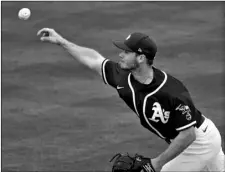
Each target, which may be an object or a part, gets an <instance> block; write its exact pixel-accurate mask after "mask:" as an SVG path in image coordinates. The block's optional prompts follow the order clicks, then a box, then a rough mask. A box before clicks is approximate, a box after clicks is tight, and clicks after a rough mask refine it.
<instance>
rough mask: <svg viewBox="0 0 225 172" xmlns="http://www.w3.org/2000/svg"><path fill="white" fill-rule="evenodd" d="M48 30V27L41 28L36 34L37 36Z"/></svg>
mask: <svg viewBox="0 0 225 172" xmlns="http://www.w3.org/2000/svg"><path fill="white" fill-rule="evenodd" d="M50 30H51V29H49V28H43V29H41V30H39V31H38V32H37V36H39V35H40V34H41V33H42V32H49V31H50Z"/></svg>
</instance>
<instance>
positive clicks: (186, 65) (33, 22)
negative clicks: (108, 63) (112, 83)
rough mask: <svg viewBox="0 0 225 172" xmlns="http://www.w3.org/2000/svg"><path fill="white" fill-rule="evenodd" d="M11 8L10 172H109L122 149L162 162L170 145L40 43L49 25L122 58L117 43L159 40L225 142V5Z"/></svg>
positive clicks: (6, 47)
mask: <svg viewBox="0 0 225 172" xmlns="http://www.w3.org/2000/svg"><path fill="white" fill-rule="evenodd" d="M1 5H2V6H1V7H2V32H1V34H2V35H1V36H2V56H1V58H2V59H1V60H2V66H1V72H2V84H1V86H2V106H1V107H2V110H1V112H2V116H1V117H2V140H1V141H2V170H3V171H23V172H24V171H109V170H110V168H111V164H110V163H108V160H109V159H110V158H111V157H112V156H113V155H114V154H115V153H117V152H130V153H136V152H138V153H140V154H144V155H147V156H150V155H151V156H153V157H154V156H156V155H158V154H159V153H160V152H161V151H163V150H164V149H165V148H166V143H164V141H161V140H160V139H159V138H157V137H156V136H155V135H153V134H152V133H150V132H149V131H147V130H146V129H144V128H142V127H141V125H140V124H139V122H138V119H137V118H136V116H135V114H134V113H133V112H131V110H130V109H128V107H126V105H125V103H123V101H122V100H120V99H119V97H118V96H117V92H116V90H114V89H112V88H111V87H109V86H106V85H104V84H103V81H102V80H101V78H99V77H98V76H97V75H95V74H93V72H92V71H90V70H89V69H87V68H86V67H83V66H82V65H80V64H79V63H77V62H76V61H74V60H73V59H72V58H70V56H69V55H68V54H67V53H66V52H65V51H64V50H63V49H62V48H60V47H58V46H56V45H51V44H46V43H42V42H40V41H39V38H38V37H37V36H36V33H37V31H38V30H39V29H41V28H43V27H51V28H54V29H55V30H56V31H58V32H59V33H61V34H62V35H63V36H64V37H66V38H68V39H69V40H71V41H74V42H75V43H77V44H79V45H82V46H87V47H91V48H94V49H96V50H98V51H99V52H100V53H101V54H102V55H104V56H105V57H107V58H109V59H112V60H115V61H116V60H117V59H118V53H119V50H118V49H116V48H115V47H114V46H113V45H112V40H118V39H124V38H126V36H127V35H128V34H130V33H131V32H135V31H139V32H144V33H146V34H149V35H152V37H153V38H154V39H155V40H156V42H157V45H158V50H159V52H158V54H157V58H156V61H155V66H156V67H158V68H161V69H163V70H165V71H166V72H169V73H170V74H173V75H174V76H175V77H177V78H179V79H180V80H182V81H183V82H184V83H185V85H186V86H187V87H188V88H189V90H190V92H191V95H192V98H193V100H194V102H195V104H196V106H197V107H198V109H199V110H200V111H202V112H203V113H204V115H205V116H207V117H209V118H210V119H212V120H213V121H214V123H215V124H216V126H217V127H218V128H219V130H220V131H221V134H222V136H223V143H224V135H225V132H224V131H225V130H224V128H225V125H224V115H225V114H224V99H225V94H224V86H225V84H224V82H223V78H224V54H225V53H224V40H225V39H224V30H225V29H224V15H225V13H224V5H225V3H224V2H2V3H1ZM23 7H28V8H30V9H31V11H32V16H31V18H30V19H29V20H27V21H22V20H19V19H18V18H17V13H18V10H19V9H20V8H23ZM223 148H224V147H223Z"/></svg>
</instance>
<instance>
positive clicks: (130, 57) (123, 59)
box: [119, 51, 139, 70]
mask: <svg viewBox="0 0 225 172" xmlns="http://www.w3.org/2000/svg"><path fill="white" fill-rule="evenodd" d="M119 56H120V61H119V65H120V67H121V68H122V69H124V70H134V69H137V68H138V67H139V63H138V62H137V55H136V53H134V52H129V51H122V52H121V53H120V54H119Z"/></svg>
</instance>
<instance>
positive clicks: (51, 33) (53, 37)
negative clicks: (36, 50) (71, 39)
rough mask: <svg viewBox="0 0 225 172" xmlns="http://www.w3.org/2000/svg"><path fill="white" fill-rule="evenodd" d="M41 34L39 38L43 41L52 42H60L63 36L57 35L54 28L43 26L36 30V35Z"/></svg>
mask: <svg viewBox="0 0 225 172" xmlns="http://www.w3.org/2000/svg"><path fill="white" fill-rule="evenodd" d="M39 35H41V37H40V40H41V41H44V42H50V43H53V44H60V43H61V42H62V40H63V37H62V36H61V35H59V34H58V33H57V32H56V31H55V30H54V29H51V28H43V29H41V30H39V31H38V32H37V36H39Z"/></svg>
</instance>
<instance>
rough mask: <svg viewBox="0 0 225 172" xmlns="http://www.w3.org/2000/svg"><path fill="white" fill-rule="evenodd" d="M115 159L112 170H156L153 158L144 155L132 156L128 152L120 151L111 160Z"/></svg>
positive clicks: (114, 171) (122, 171)
mask: <svg viewBox="0 0 225 172" xmlns="http://www.w3.org/2000/svg"><path fill="white" fill-rule="evenodd" d="M114 159H115V160H114ZM113 160H114V162H113V167H112V172H155V170H154V168H153V166H152V164H151V159H150V158H147V157H144V156H142V155H138V154H135V156H130V155H129V154H128V153H127V154H126V155H124V154H121V153H118V154H116V155H114V156H113V158H112V159H111V160H110V162H112V161H113Z"/></svg>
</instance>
